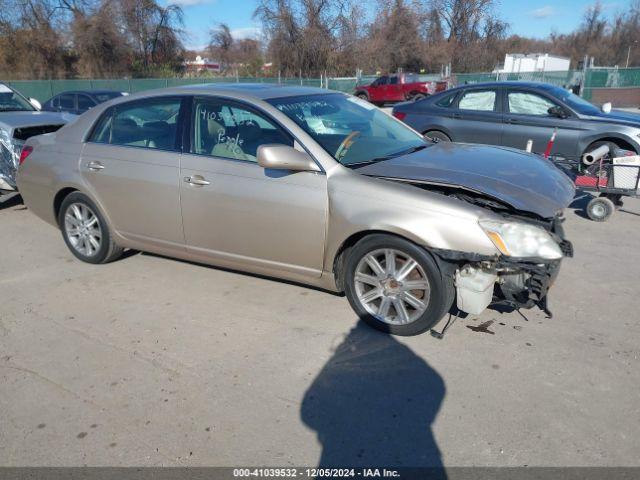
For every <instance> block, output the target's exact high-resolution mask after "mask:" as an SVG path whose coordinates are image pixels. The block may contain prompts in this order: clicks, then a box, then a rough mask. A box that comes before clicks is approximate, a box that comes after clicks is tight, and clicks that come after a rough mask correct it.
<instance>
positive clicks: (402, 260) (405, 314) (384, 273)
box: [354, 248, 431, 325]
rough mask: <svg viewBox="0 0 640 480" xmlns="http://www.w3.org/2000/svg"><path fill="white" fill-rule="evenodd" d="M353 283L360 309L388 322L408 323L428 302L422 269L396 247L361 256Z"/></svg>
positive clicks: (425, 278)
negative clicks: (361, 307) (362, 308)
mask: <svg viewBox="0 0 640 480" xmlns="http://www.w3.org/2000/svg"><path fill="white" fill-rule="evenodd" d="M354 284H355V290H356V296H357V298H358V301H359V302H360V304H361V305H362V306H363V307H364V309H365V310H366V311H367V312H368V313H370V314H371V315H372V316H374V317H375V318H377V319H378V320H380V321H382V322H384V323H387V324H390V325H406V324H409V323H412V322H414V321H416V320H417V319H419V318H420V317H421V316H422V315H423V314H424V312H425V311H426V310H427V307H428V306H429V300H430V294H431V286H430V285H429V280H428V278H427V275H426V274H425V271H424V269H423V268H422V267H421V266H420V264H419V263H418V262H417V261H416V260H415V259H414V258H412V257H411V256H410V255H407V254H406V253H404V252H402V251H400V250H396V249H392V248H384V249H378V250H374V251H372V252H369V253H368V254H366V255H365V256H363V257H362V258H361V259H360V261H359V262H358V265H357V267H356V269H355V277H354Z"/></svg>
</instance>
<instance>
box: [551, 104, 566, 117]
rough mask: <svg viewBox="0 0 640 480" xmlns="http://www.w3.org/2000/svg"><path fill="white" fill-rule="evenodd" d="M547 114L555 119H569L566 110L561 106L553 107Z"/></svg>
mask: <svg viewBox="0 0 640 480" xmlns="http://www.w3.org/2000/svg"><path fill="white" fill-rule="evenodd" d="M547 113H548V114H549V115H552V116H554V117H558V118H567V112H565V111H564V109H563V108H562V107H560V106H559V105H554V106H553V107H549V110H547Z"/></svg>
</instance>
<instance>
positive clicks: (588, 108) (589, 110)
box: [549, 87, 600, 115]
mask: <svg viewBox="0 0 640 480" xmlns="http://www.w3.org/2000/svg"><path fill="white" fill-rule="evenodd" d="M549 91H550V93H551V94H552V95H553V96H554V97H556V98H557V99H559V100H562V101H563V102H564V103H566V104H567V105H569V106H570V107H571V108H572V109H573V110H575V111H576V112H578V113H581V114H583V115H598V114H599V113H600V109H599V108H598V107H596V106H595V105H593V104H592V103H589V102H587V101H586V100H585V99H584V98H582V97H579V96H578V95H576V94H574V93H571V92H569V91H567V90H565V89H564V88H560V87H551V88H549Z"/></svg>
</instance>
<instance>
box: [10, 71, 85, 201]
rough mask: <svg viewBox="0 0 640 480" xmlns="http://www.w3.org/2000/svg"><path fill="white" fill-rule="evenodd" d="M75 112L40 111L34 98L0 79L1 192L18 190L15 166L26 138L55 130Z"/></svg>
mask: <svg viewBox="0 0 640 480" xmlns="http://www.w3.org/2000/svg"><path fill="white" fill-rule="evenodd" d="M73 118H74V116H72V115H69V114H64V113H54V112H41V111H40V108H39V103H38V101H37V100H35V99H32V98H31V99H26V98H25V97H23V96H22V95H21V94H20V93H18V92H16V91H15V90H13V89H11V88H10V87H8V86H7V85H4V84H2V83H0V195H2V194H3V193H11V192H15V191H16V189H17V188H16V169H17V168H18V164H19V161H20V152H21V151H22V146H23V145H24V142H25V140H27V139H28V138H30V137H33V136H34V135H42V134H44V133H50V132H55V131H56V130H58V129H59V128H60V127H62V126H63V125H64V124H66V123H68V122H69V121H71V120H72V119H73Z"/></svg>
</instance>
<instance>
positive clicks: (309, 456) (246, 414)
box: [0, 197, 640, 466]
mask: <svg viewBox="0 0 640 480" xmlns="http://www.w3.org/2000/svg"><path fill="white" fill-rule="evenodd" d="M639 216H640V202H638V201H632V200H630V201H627V205H626V206H625V211H622V212H618V213H617V214H616V215H615V216H614V217H613V218H612V219H611V220H610V221H609V222H608V223H605V224H597V223H593V222H591V221H588V220H586V219H584V218H582V217H581V216H579V215H578V214H577V213H576V212H575V211H573V210H571V211H569V212H568V214H567V217H568V220H567V222H566V224H565V225H566V230H567V233H568V235H569V237H570V238H571V240H573V242H574V245H575V250H576V255H575V258H573V259H570V260H568V261H565V264H564V266H563V269H562V271H561V274H560V277H559V279H558V282H557V285H556V286H555V289H554V290H553V292H552V296H551V300H550V306H551V308H552V310H553V312H554V313H555V316H554V318H552V319H546V318H545V317H544V315H543V314H542V313H541V312H538V311H527V312H524V316H521V315H519V314H518V313H515V312H514V313H508V314H500V313H498V312H496V311H487V312H485V313H484V314H483V315H481V316H480V317H475V316H472V317H469V318H467V319H466V320H464V321H460V322H459V323H458V324H456V325H455V326H454V327H453V329H452V330H451V331H450V333H449V334H448V336H447V337H446V338H445V339H444V340H443V341H438V340H436V339H433V338H431V337H430V336H429V335H422V336H419V337H413V338H393V337H389V336H385V335H382V334H378V333H376V332H373V331H371V330H369V329H368V328H366V327H361V326H358V325H357V321H356V318H355V316H354V314H353V313H352V311H351V310H350V308H349V306H348V304H347V301H346V299H344V298H341V297H338V296H334V295H331V294H327V293H324V292H321V291H316V290H311V289H307V288H304V287H301V286H296V285H291V284H287V283H282V282H278V281H272V280H265V279H262V278H257V277H253V276H247V275H242V274H238V273H232V272H227V271H221V270H217V269H214V268H209V267H205V266H201V265H195V264H190V263H185V262H180V261H175V260H170V259H165V258H160V257H157V256H154V255H148V254H134V255H131V256H129V257H128V258H125V259H123V260H121V261H118V262H115V263H113V264H110V265H104V266H91V265H86V264H82V263H80V262H79V261H77V260H75V258H74V257H73V256H72V255H71V254H70V253H69V252H68V251H67V249H66V247H65V245H64V243H63V242H62V239H61V237H60V235H59V233H58V232H57V231H56V230H54V229H53V228H52V227H50V226H48V225H46V224H44V223H43V222H41V221H40V220H38V219H37V218H35V217H34V216H33V215H32V214H30V213H29V211H28V210H26V209H25V208H24V207H23V206H22V205H21V204H20V203H19V202H18V201H17V199H16V198H13V199H12V198H7V197H2V198H0V246H1V247H2V253H1V254H0V271H1V272H2V277H1V278H0V425H2V427H1V428H0V465H5V466H7V465H11V466H24V465H30V466H33V465H66V466H72V465H83V464H89V465H227V466H230V465H231V466H237V465H281V466H286V465H298V466H301V465H311V466H313V465H317V464H318V462H321V463H323V464H336V463H344V464H352V465H354V464H371V463H375V464H378V465H381V464H395V465H407V464H410V465H425V464H429V465H438V464H440V463H442V464H444V465H447V466H450V465H513V466H517V465H607V466H614V465H626V466H631V465H640V455H638V452H640V436H639V435H638V431H640V389H638V385H639V384H640V369H639V368H638V367H639V354H640V346H639V345H640V318H639V317H640V315H639V314H638V311H639V310H640V296H639V295H638V293H639V288H638V270H639V269H640V249H639V248H638V245H640V241H639V240H640V229H639V226H640V217H639ZM489 320H492V321H493V322H494V323H493V324H492V325H490V326H489V328H488V330H489V332H491V333H487V332H483V331H482V329H473V328H470V327H477V326H478V325H480V324H481V323H482V322H486V321H489Z"/></svg>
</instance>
